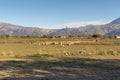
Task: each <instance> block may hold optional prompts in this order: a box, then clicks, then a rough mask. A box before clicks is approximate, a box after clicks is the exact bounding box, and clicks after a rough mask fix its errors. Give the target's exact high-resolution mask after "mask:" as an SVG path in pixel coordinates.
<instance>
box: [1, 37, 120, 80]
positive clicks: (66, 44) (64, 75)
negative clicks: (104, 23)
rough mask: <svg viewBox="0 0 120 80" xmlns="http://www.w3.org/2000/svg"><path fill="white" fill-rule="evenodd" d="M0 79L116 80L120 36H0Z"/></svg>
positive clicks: (118, 76) (118, 78) (119, 75)
mask: <svg viewBox="0 0 120 80" xmlns="http://www.w3.org/2000/svg"><path fill="white" fill-rule="evenodd" d="M0 63H1V64H0V80H120V39H97V40H96V39H93V38H19V37H18V38H14V37H13V38H12V37H9V38H0Z"/></svg>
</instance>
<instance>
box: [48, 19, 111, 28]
mask: <svg viewBox="0 0 120 80" xmlns="http://www.w3.org/2000/svg"><path fill="white" fill-rule="evenodd" d="M106 23H109V21H102V20H98V21H85V22H84V21H81V22H72V23H65V24H59V25H52V26H49V27H50V28H54V29H61V28H65V27H69V28H73V27H84V26H87V25H102V24H106Z"/></svg>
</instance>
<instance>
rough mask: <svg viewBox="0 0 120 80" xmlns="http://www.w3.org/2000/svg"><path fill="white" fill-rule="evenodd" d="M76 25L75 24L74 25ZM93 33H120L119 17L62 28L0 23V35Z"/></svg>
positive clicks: (81, 34) (85, 34)
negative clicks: (95, 23)
mask: <svg viewBox="0 0 120 80" xmlns="http://www.w3.org/2000/svg"><path fill="white" fill-rule="evenodd" d="M74 27H76V26H74ZM93 34H102V35H120V18H118V19H116V20H113V21H112V22H110V23H108V24H105V25H88V26H84V27H79V28H64V29H43V28H38V27H24V26H19V25H13V24H8V23H0V35H13V36H15V35H16V36H26V35H30V36H43V35H51V36H58V35H59V36H60V35H73V36H76V35H80V36H88V35H93Z"/></svg>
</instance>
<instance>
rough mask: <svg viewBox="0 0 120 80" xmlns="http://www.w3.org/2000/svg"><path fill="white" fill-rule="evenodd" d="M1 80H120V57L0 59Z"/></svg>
mask: <svg viewBox="0 0 120 80" xmlns="http://www.w3.org/2000/svg"><path fill="white" fill-rule="evenodd" d="M0 63H1V64H0V80H120V60H119V59H108V60H107V59H105V60H101V59H88V58H79V59H61V60H59V61H40V60H33V61H15V60H10V61H0Z"/></svg>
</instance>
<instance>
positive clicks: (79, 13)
mask: <svg viewBox="0 0 120 80" xmlns="http://www.w3.org/2000/svg"><path fill="white" fill-rule="evenodd" d="M118 17H120V0H0V22H7V23H12V24H18V25H24V26H38V27H42V28H62V26H59V27H57V26H56V25H64V24H78V23H80V24H81V23H83V24H88V23H90V22H91V23H93V24H94V22H97V23H98V24H99V23H102V22H103V23H105V22H109V21H112V20H114V19H116V18H118ZM52 25H53V26H52Z"/></svg>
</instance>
